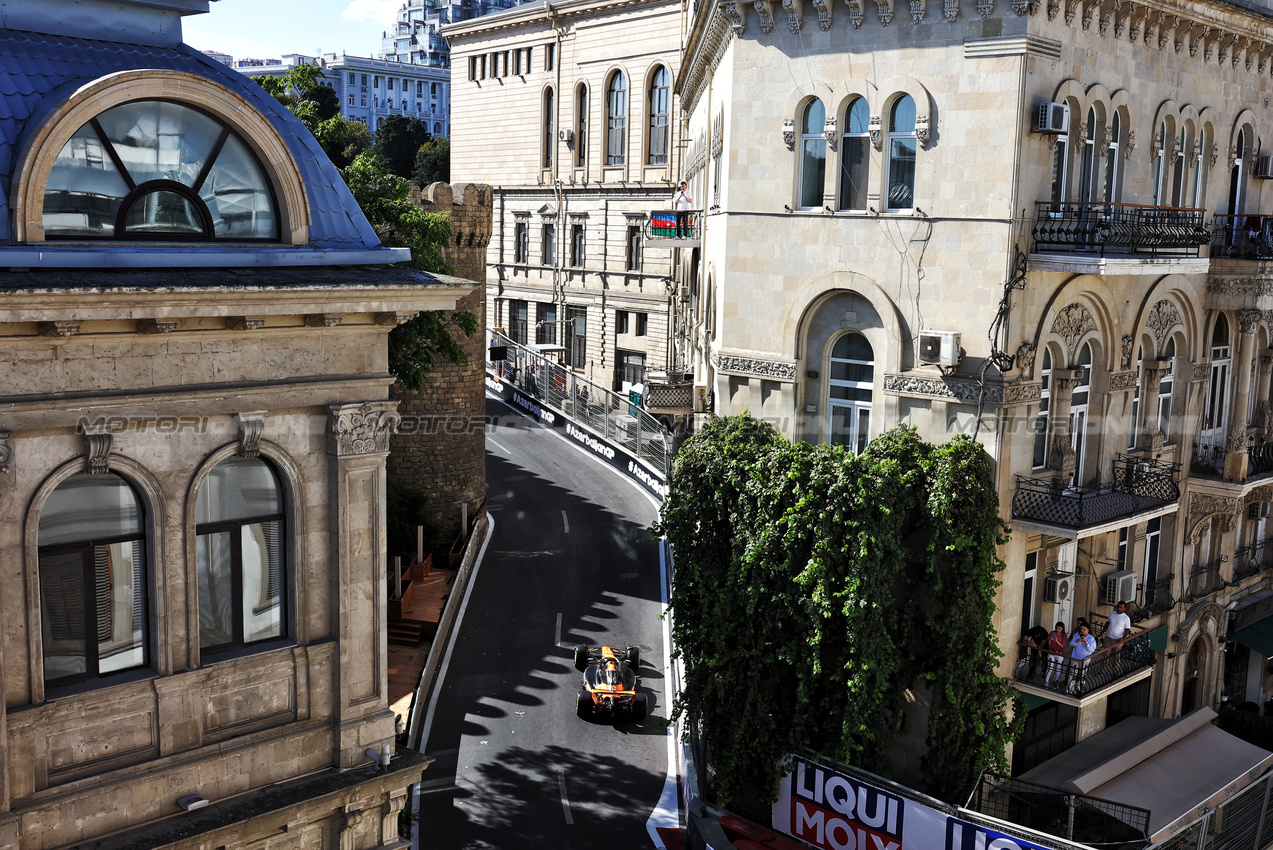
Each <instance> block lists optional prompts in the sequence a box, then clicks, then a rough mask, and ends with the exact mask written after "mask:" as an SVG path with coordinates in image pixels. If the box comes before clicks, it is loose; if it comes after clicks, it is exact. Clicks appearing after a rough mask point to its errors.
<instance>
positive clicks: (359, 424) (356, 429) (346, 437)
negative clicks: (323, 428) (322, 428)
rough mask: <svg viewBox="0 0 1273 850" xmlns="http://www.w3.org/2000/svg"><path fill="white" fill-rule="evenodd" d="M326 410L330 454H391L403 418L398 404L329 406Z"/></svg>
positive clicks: (368, 403)
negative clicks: (393, 440)
mask: <svg viewBox="0 0 1273 850" xmlns="http://www.w3.org/2000/svg"><path fill="white" fill-rule="evenodd" d="M327 410H328V428H327V453H328V454H331V455H335V456H337V457H344V456H347V455H366V454H376V453H379V452H387V451H389V437H390V436H391V435H393V434H395V433H397V431H398V421H399V420H400V419H401V417H400V416H399V415H398V402H396V401H367V402H363V403H362V404H330V405H328V406H327Z"/></svg>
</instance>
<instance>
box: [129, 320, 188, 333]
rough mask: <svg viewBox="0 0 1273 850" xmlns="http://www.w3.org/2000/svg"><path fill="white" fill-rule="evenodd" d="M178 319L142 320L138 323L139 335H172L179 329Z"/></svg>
mask: <svg viewBox="0 0 1273 850" xmlns="http://www.w3.org/2000/svg"><path fill="white" fill-rule="evenodd" d="M177 325H178V322H177V320H176V319H142V320H141V321H139V322H138V323H137V333H139V334H170V333H172V332H173V331H175V330H176V329H177Z"/></svg>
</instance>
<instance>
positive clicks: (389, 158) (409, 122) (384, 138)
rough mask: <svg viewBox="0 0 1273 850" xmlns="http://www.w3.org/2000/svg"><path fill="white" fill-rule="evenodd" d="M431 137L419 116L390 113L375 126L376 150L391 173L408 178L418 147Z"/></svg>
mask: <svg viewBox="0 0 1273 850" xmlns="http://www.w3.org/2000/svg"><path fill="white" fill-rule="evenodd" d="M432 138H433V136H432V135H430V134H429V125H428V124H425V123H424V122H423V121H421V120H420V119H419V118H408V117H405V116H402V115H390V116H388V117H387V118H385V119H384V120H383V121H381V122H380V126H379V127H377V128H376V151H377V152H379V154H380V156H381V158H382V159H383V160H384V164H385V167H386V168H387V169H389V171H390V172H391V173H393V174H396V175H398V176H399V177H402V178H404V179H410V177H411V171H412V169H413V168H414V167H415V161H416V154H417V153H418V152H419V150H420V147H421V146H422V145H424V144H425V143H426V142H428V141H430V140H431V139H432Z"/></svg>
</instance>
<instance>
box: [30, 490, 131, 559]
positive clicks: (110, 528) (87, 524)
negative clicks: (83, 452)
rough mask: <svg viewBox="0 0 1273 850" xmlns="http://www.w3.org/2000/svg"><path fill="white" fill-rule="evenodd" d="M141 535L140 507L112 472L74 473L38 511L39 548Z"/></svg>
mask: <svg viewBox="0 0 1273 850" xmlns="http://www.w3.org/2000/svg"><path fill="white" fill-rule="evenodd" d="M141 533H142V512H141V504H140V502H138V500H137V494H136V493H134V492H133V488H132V487H130V486H129V485H128V483H127V482H126V481H124V479H122V478H120V477H119V476H118V475H115V474H113V473H103V474H99V475H90V474H88V473H87V472H81V473H77V474H76V475H72V476H71V477H70V478H68V479H66V480H65V481H63V482H62V483H61V484H59V485H58V487H57V489H56V490H54V491H53V493H52V495H50V496H49V500H48V502H46V503H45V505H44V510H42V511H41V512H40V528H39V535H40V546H41V547H44V546H53V545H56V544H59V543H74V542H78V541H85V542H86V541H89V540H104V539H109V538H112V537H125V536H128V535H133V534H141Z"/></svg>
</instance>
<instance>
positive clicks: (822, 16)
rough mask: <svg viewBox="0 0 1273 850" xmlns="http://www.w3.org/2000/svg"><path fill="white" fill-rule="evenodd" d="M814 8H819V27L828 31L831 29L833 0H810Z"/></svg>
mask: <svg viewBox="0 0 1273 850" xmlns="http://www.w3.org/2000/svg"><path fill="white" fill-rule="evenodd" d="M810 2H811V3H813V8H815V9H817V10H818V29H820V30H822V31H823V32H826V31H827V30H829V29H831V4H832V2H833V0H810Z"/></svg>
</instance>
